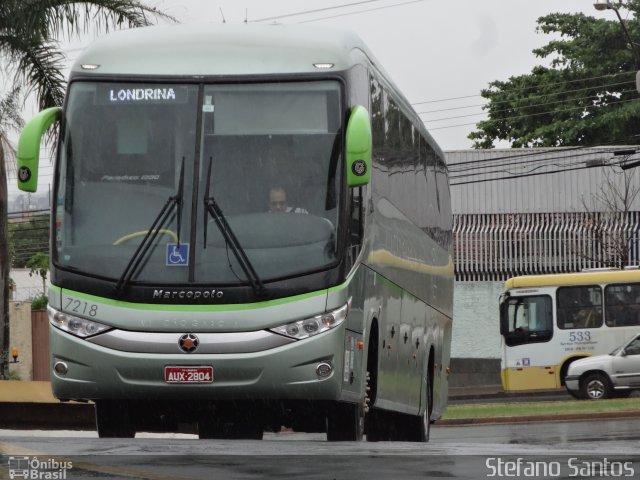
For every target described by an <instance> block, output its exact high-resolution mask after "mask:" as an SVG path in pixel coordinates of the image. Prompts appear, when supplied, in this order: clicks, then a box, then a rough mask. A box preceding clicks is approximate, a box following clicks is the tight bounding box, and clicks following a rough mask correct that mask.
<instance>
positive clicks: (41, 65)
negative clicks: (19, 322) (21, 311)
mask: <svg viewBox="0 0 640 480" xmlns="http://www.w3.org/2000/svg"><path fill="white" fill-rule="evenodd" d="M154 18H164V19H168V20H171V21H175V19H173V18H172V17H170V16H168V15H166V14H164V13H161V12H159V11H157V10H156V9H155V8H153V7H148V6H146V5H145V4H144V3H143V2H141V1H138V0H92V1H86V2H80V1H73V0H0V69H1V70H3V71H5V72H7V73H9V74H10V75H13V83H14V85H16V86H18V85H20V86H23V87H24V94H25V95H29V94H31V93H33V94H35V98H36V100H37V102H38V106H39V108H40V109H44V108H48V107H53V106H60V105H62V101H63V99H64V88H65V80H64V76H63V74H62V71H63V69H64V67H65V65H64V61H65V56H64V53H63V52H62V51H61V50H60V46H59V44H58V38H59V37H60V36H62V37H63V38H75V37H80V36H81V35H82V34H86V33H88V32H89V31H95V32H105V31H108V30H109V29H112V28H120V27H142V26H146V25H150V24H151V19H154ZM17 96H18V93H17V90H15V89H14V90H12V91H10V92H9V93H8V94H7V96H5V97H3V98H2V101H1V102H0V380H1V379H6V378H7V376H8V358H9V252H8V243H9V242H8V235H7V230H8V227H7V211H8V210H7V175H6V169H5V160H6V152H7V151H11V147H10V143H9V139H8V133H9V131H10V130H13V129H15V128H16V127H18V128H19V125H20V124H21V120H20V115H19V109H18V108H17V103H16V99H17Z"/></svg>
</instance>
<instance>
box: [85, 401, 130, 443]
mask: <svg viewBox="0 0 640 480" xmlns="http://www.w3.org/2000/svg"><path fill="white" fill-rule="evenodd" d="M95 411H96V429H97V430H98V436H99V437H100V438H133V437H135V436H136V429H135V427H134V425H133V422H132V420H131V411H130V407H129V405H127V404H126V403H125V402H121V401H117V400H96V406H95Z"/></svg>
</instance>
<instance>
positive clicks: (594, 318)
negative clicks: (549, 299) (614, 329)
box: [556, 286, 602, 329]
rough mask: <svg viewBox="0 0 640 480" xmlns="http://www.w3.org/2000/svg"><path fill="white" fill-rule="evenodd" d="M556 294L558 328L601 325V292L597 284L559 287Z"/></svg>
mask: <svg viewBox="0 0 640 480" xmlns="http://www.w3.org/2000/svg"><path fill="white" fill-rule="evenodd" d="M556 295H557V297H556V299H557V305H558V327H559V328H562V329H572V328H598V327H600V326H602V292H601V290H600V287H599V286H579V287H561V288H559V289H558V291H557V294H556Z"/></svg>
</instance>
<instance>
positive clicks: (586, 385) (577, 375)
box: [565, 334, 640, 400]
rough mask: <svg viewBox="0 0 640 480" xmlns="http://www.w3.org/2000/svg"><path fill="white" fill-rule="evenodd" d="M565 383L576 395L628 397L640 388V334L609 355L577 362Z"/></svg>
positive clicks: (586, 398) (595, 398)
mask: <svg viewBox="0 0 640 480" xmlns="http://www.w3.org/2000/svg"><path fill="white" fill-rule="evenodd" d="M565 387H566V388H567V390H568V392H569V393H570V394H571V395H573V396H574V397H575V398H580V399H585V400H600V399H603V398H612V397H626V396H628V395H630V394H631V392H632V391H633V390H634V389H640V334H636V335H634V336H633V338H631V339H630V340H629V341H628V342H627V343H625V344H624V345H622V346H620V347H618V348H616V349H615V350H614V351H613V352H611V353H609V354H607V355H595V356H593V357H587V358H582V359H580V360H576V361H575V362H573V363H572V364H571V365H570V366H569V370H568V371H567V376H566V377H565Z"/></svg>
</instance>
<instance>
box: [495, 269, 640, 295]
mask: <svg viewBox="0 0 640 480" xmlns="http://www.w3.org/2000/svg"><path fill="white" fill-rule="evenodd" d="M626 282H640V269H637V268H635V269H629V270H600V271H591V272H579V273H557V274H551V275H524V276H521V277H513V278H510V279H508V280H507V281H506V282H505V284H504V288H505V290H511V289H514V288H532V287H553V286H567V285H596V284H603V283H626Z"/></svg>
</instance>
